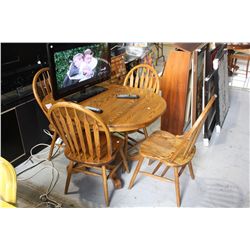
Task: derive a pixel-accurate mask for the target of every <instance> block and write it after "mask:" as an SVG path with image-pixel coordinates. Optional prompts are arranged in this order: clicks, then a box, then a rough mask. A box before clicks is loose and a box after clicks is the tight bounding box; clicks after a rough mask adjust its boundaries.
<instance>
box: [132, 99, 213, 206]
mask: <svg viewBox="0 0 250 250" xmlns="http://www.w3.org/2000/svg"><path fill="white" fill-rule="evenodd" d="M215 99H216V96H212V98H211V99H210V101H209V102H208V104H207V105H206V107H205V109H204V110H203V112H202V113H201V115H200V116H199V118H198V119H197V120H196V122H195V123H194V125H193V127H192V128H191V129H190V130H189V131H188V132H186V133H185V134H184V135H181V136H178V135H173V134H171V133H168V132H166V131H156V132H154V133H153V134H151V135H150V136H149V137H148V138H147V139H146V140H145V141H144V142H143V143H142V144H141V147H140V159H139V162H138V164H137V166H136V169H135V171H134V173H133V176H132V178H131V181H130V184H129V189H131V188H132V187H133V185H134V181H135V179H136V176H137V174H138V173H139V171H140V168H141V165H142V162H143V160H144V158H149V159H153V160H158V161H159V163H158V165H157V166H156V167H155V169H154V170H153V171H152V172H151V173H149V172H146V171H141V173H142V174H144V175H146V176H150V177H153V178H156V179H157V180H161V181H171V182H174V183H175V190H176V201H177V206H178V207H179V206H180V187H179V177H180V176H181V174H182V173H183V171H184V169H185V168H186V166H187V165H188V168H189V172H190V175H191V178H192V179H194V172H193V168H192V163H191V160H192V159H193V157H194V155H195V150H196V148H195V142H196V140H197V137H198V135H199V133H200V131H201V128H202V126H203V124H204V122H205V120H206V118H207V115H208V113H209V110H210V109H211V107H212V105H213V103H214V101H215ZM162 164H164V165H165V168H164V170H163V171H162V173H161V174H160V175H157V174H156V173H157V171H158V170H159V168H160V167H161V165H162ZM171 167H173V168H174V179H171V178H167V177H164V176H165V174H166V173H167V171H168V170H169V168H171ZM179 169H180V171H179Z"/></svg>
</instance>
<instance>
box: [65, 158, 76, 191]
mask: <svg viewBox="0 0 250 250" xmlns="http://www.w3.org/2000/svg"><path fill="white" fill-rule="evenodd" d="M73 167H74V162H73V161H70V162H69V165H68V167H67V180H66V184H65V188H64V194H67V193H68V188H69V182H70V178H71V174H72V169H73Z"/></svg>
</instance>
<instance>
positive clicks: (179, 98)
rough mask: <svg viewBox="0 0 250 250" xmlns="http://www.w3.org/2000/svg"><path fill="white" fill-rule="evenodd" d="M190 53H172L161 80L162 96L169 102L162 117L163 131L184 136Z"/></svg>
mask: <svg viewBox="0 0 250 250" xmlns="http://www.w3.org/2000/svg"><path fill="white" fill-rule="evenodd" d="M190 57H191V54H190V53H189V52H182V51H171V52H170V54H169V57H168V60H167V64H166V68H165V70H164V73H163V76H162V78H161V90H162V96H163V98H164V99H165V100H166V102H167V111H166V112H165V114H164V115H163V116H162V120H161V129H162V130H165V131H168V132H170V133H172V134H182V133H183V128H184V123H185V111H186V101H187V91H188V80H189V69H190Z"/></svg>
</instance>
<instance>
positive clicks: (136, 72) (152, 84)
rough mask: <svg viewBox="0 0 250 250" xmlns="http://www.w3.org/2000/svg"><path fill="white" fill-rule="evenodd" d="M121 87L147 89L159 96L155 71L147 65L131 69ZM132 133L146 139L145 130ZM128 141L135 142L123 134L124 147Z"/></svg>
mask: <svg viewBox="0 0 250 250" xmlns="http://www.w3.org/2000/svg"><path fill="white" fill-rule="evenodd" d="M123 85H124V86H129V87H132V88H143V89H149V90H151V91H152V92H153V93H156V94H159V92H160V78H159V76H158V74H157V72H156V70H155V69H154V68H153V67H152V66H150V65H148V64H139V65H137V66H135V67H133V68H132V69H131V70H130V71H129V72H128V74H127V75H126V77H125V80H124V83H123ZM134 132H138V133H141V134H144V136H145V138H147V137H148V132H147V129H146V128H143V132H142V131H140V130H137V131H131V132H130V133H134ZM128 139H130V140H132V141H134V142H135V140H134V139H133V138H130V137H128V133H126V134H125V145H126V147H127V143H128ZM135 145H136V144H135ZM135 145H134V146H135Z"/></svg>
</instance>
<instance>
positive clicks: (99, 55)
mask: <svg viewBox="0 0 250 250" xmlns="http://www.w3.org/2000/svg"><path fill="white" fill-rule="evenodd" d="M48 57H49V64H50V71H51V77H52V79H51V80H52V91H53V97H54V99H59V98H63V97H65V96H67V95H70V94H73V93H76V92H78V91H82V90H85V89H86V88H88V87H90V86H92V85H95V84H97V83H100V82H102V81H105V80H107V79H109V78H110V74H111V70H110V50H109V46H108V43H88V44H87V43H78V44H69V43H67V44H62V43H57V44H55V43H54V44H48Z"/></svg>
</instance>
